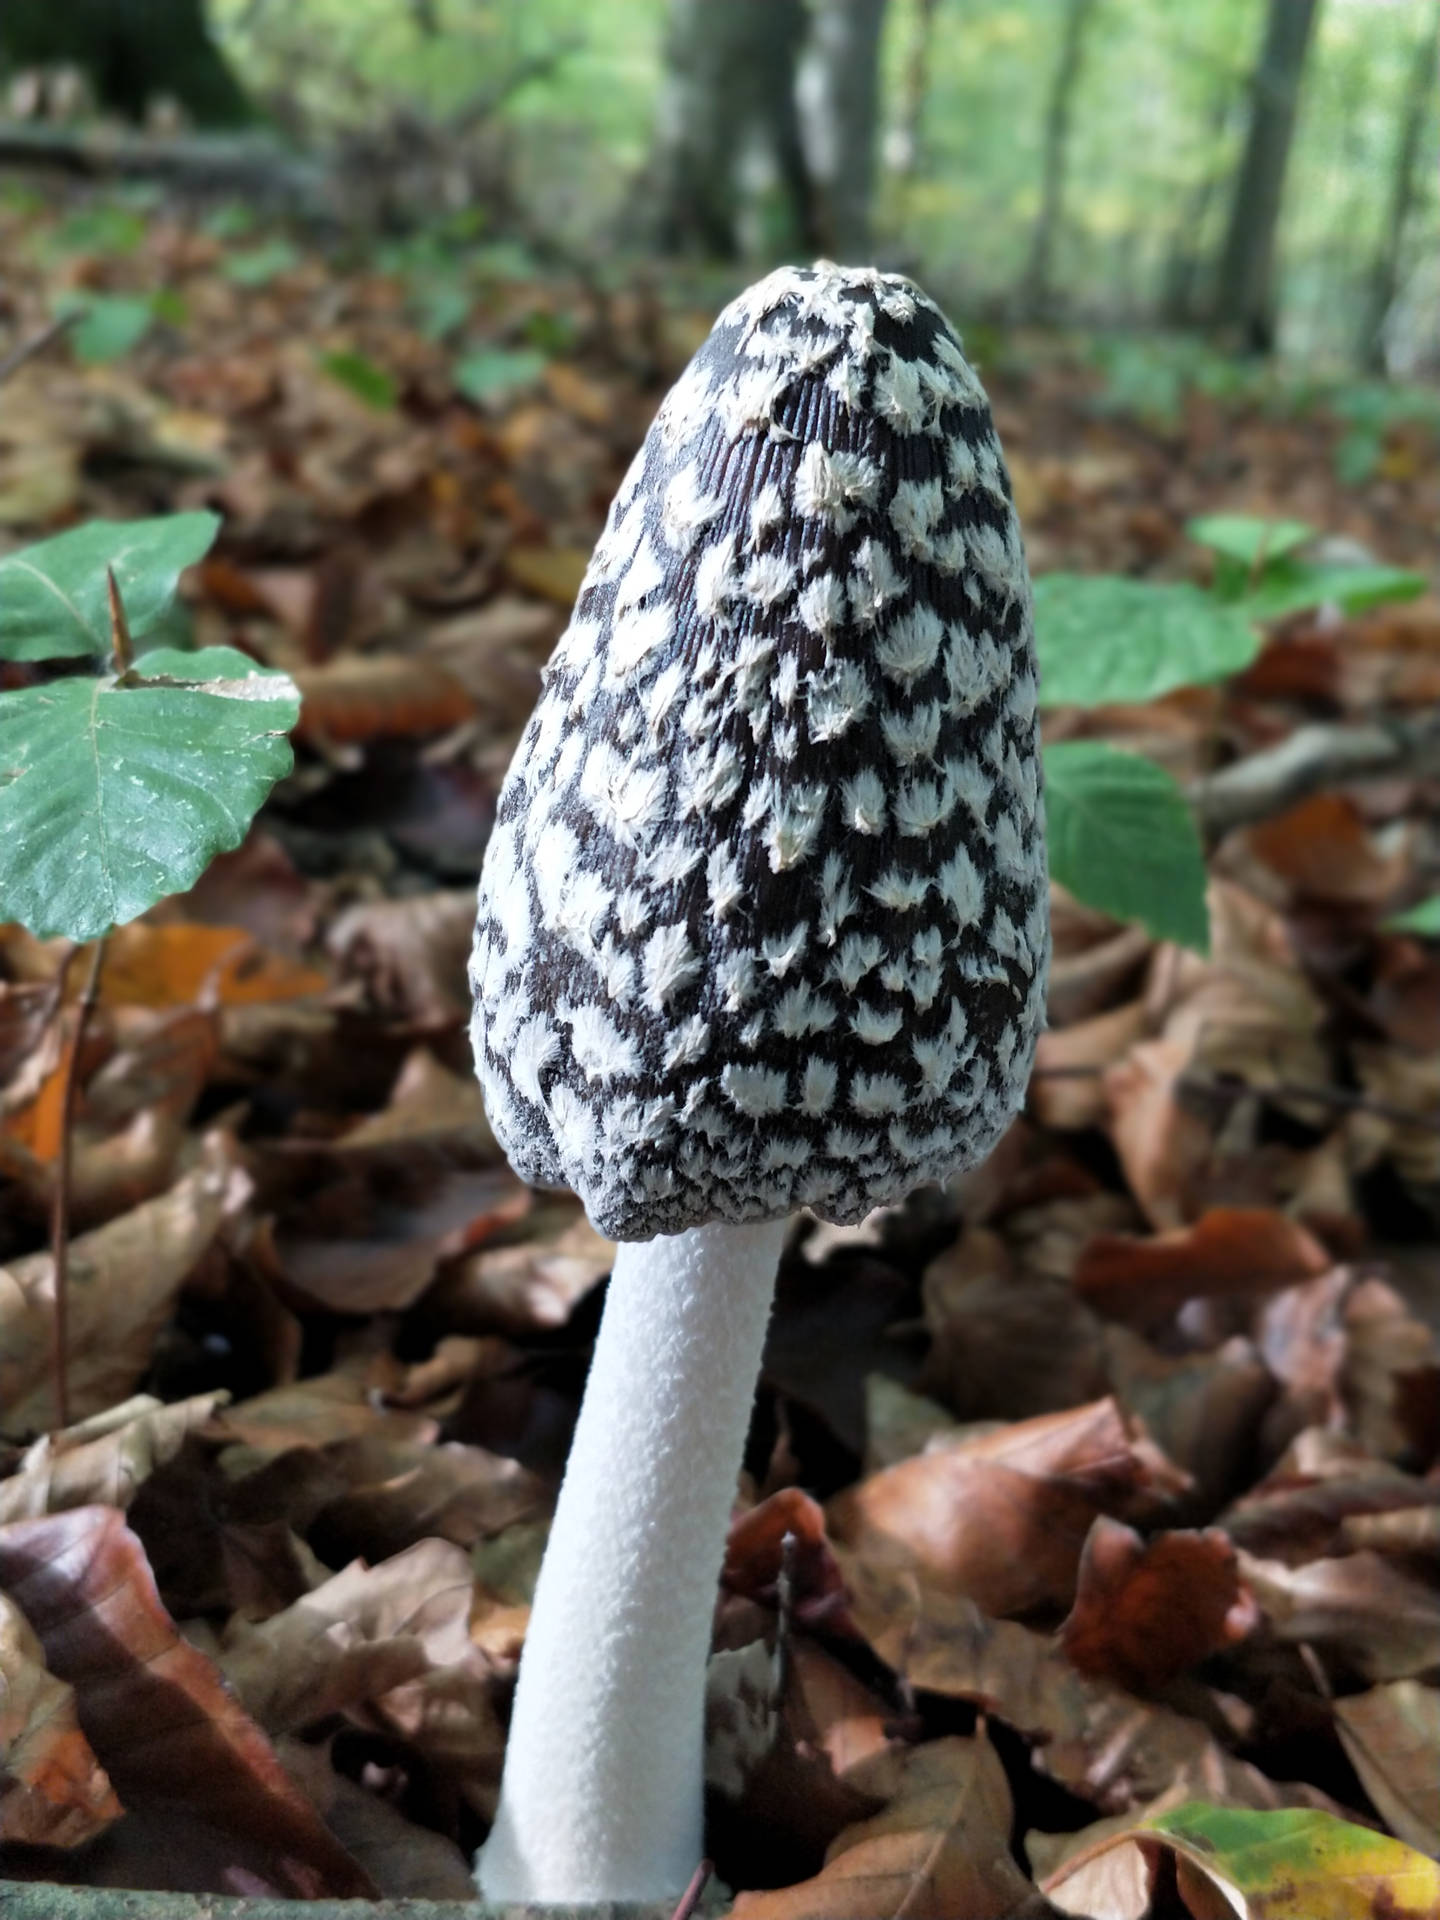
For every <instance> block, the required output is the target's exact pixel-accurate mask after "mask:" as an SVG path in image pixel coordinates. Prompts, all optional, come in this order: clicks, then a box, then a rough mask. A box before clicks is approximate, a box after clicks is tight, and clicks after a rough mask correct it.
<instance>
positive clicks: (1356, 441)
mask: <svg viewBox="0 0 1440 1920" xmlns="http://www.w3.org/2000/svg"><path fill="white" fill-rule="evenodd" d="M1384 458H1385V435H1384V432H1383V431H1381V430H1379V429H1377V428H1375V427H1368V426H1364V427H1351V428H1350V430H1349V431H1348V432H1347V433H1342V434H1341V436H1340V438H1339V439H1338V440H1337V441H1336V442H1335V478H1336V479H1337V480H1338V481H1339V482H1340V484H1341V485H1342V486H1346V487H1363V486H1364V485H1365V482H1366V481H1367V480H1373V479H1374V477H1375V470H1376V468H1377V467H1378V466H1379V465H1380V462H1381V461H1382V460H1383V459H1384Z"/></svg>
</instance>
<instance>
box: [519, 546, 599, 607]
mask: <svg viewBox="0 0 1440 1920" xmlns="http://www.w3.org/2000/svg"><path fill="white" fill-rule="evenodd" d="M589 564H590V555H589V552H588V551H587V550H586V549H585V548H584V547H529V546H523V547H511V549H510V551H509V552H508V553H507V554H506V556H505V571H506V572H507V573H508V574H509V575H510V578H511V579H512V580H513V581H514V582H515V584H516V586H517V587H524V588H525V589H526V591H527V592H528V593H536V594H539V596H540V598H541V599H542V600H553V601H554V603H555V605H556V606H557V607H568V606H571V605H572V604H573V603H574V599H575V596H576V594H577V593H579V591H580V582H581V581H582V580H583V579H584V578H585V569H586V567H588V566H589Z"/></svg>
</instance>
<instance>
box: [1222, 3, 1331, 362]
mask: <svg viewBox="0 0 1440 1920" xmlns="http://www.w3.org/2000/svg"><path fill="white" fill-rule="evenodd" d="M1318 8H1319V0H1270V5H1269V11H1268V15H1267V18H1266V23H1265V41H1264V45H1263V47H1262V49H1261V53H1260V60H1259V64H1258V66H1257V67H1256V70H1255V77H1254V80H1253V81H1252V83H1251V95H1252V98H1251V108H1250V126H1249V130H1248V132H1247V134H1246V139H1245V152H1244V155H1243V156H1242V158H1241V162H1240V171H1239V173H1238V174H1237V176H1236V180H1235V195H1234V199H1233V200H1232V202H1231V207H1230V223H1229V229H1228V231H1227V233H1226V236H1225V246H1224V250H1223V252H1222V253H1221V256H1220V271H1219V276H1218V279H1217V283H1216V289H1215V302H1214V307H1213V309H1212V316H1211V317H1212V319H1213V322H1214V324H1215V325H1216V326H1217V327H1218V328H1220V329H1221V330H1222V331H1224V332H1226V333H1230V334H1233V335H1234V336H1236V337H1237V338H1238V339H1239V340H1240V341H1242V342H1243V344H1244V345H1245V346H1247V347H1248V348H1250V349H1251V350H1252V351H1254V352H1257V353H1268V352H1269V351H1270V349H1271V347H1272V346H1273V345H1274V343H1275V236H1276V231H1277V229H1278V227H1279V224H1280V206H1281V201H1282V200H1283V198H1284V191H1285V170H1286V167H1287V165H1288V163H1289V159H1290V145H1291V140H1292V137H1293V135H1294V132H1295V112H1296V107H1297V105H1298V103H1299V98H1300V80H1301V75H1302V74H1303V72H1304V67H1305V55H1306V51H1307V49H1308V48H1309V45H1310V40H1311V36H1312V32H1313V29H1314V26H1315V15H1316V13H1317V11H1318Z"/></svg>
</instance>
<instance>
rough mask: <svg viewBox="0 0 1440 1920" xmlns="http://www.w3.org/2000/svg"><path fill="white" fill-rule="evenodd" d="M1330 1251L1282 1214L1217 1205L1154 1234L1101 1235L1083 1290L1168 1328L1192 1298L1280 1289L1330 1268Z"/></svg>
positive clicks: (1120, 1314)
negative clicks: (1192, 1221)
mask: <svg viewBox="0 0 1440 1920" xmlns="http://www.w3.org/2000/svg"><path fill="white" fill-rule="evenodd" d="M1330 1264H1331V1262H1330V1256H1329V1254H1328V1253H1327V1252H1326V1251H1325V1249H1324V1247H1322V1246H1321V1245H1320V1242H1319V1241H1318V1240H1317V1239H1316V1238H1315V1236H1314V1235H1313V1234H1312V1233H1308V1232H1307V1231H1306V1230H1305V1228H1304V1227H1302V1226H1301V1225H1300V1224H1299V1222H1298V1221H1295V1220H1289V1219H1287V1218H1286V1217H1285V1215H1284V1214H1282V1213H1275V1212H1271V1211H1267V1210H1265V1209H1263V1208H1258V1207H1212V1208H1211V1209H1210V1211H1209V1212H1208V1213H1205V1214H1203V1215H1202V1216H1201V1218H1200V1219H1199V1220H1197V1221H1196V1222H1195V1224H1194V1226H1190V1227H1176V1228H1174V1229H1173V1230H1172V1231H1170V1232H1168V1233H1157V1234H1155V1235H1153V1236H1152V1237H1151V1238H1150V1239H1148V1240H1141V1239H1139V1238H1136V1237H1135V1236H1133V1235H1129V1234H1118V1233H1113V1234H1097V1235H1096V1236H1095V1238H1094V1239H1093V1240H1092V1241H1091V1242H1090V1244H1089V1245H1088V1246H1087V1247H1086V1248H1085V1251H1084V1252H1083V1253H1082V1254H1081V1256H1080V1262H1079V1265H1078V1266H1077V1267H1076V1269H1075V1274H1074V1285H1075V1289H1076V1291H1077V1292H1078V1293H1079V1294H1081V1295H1082V1297H1083V1298H1085V1299H1086V1300H1088V1301H1089V1302H1090V1304H1091V1305H1092V1306H1093V1307H1094V1308H1095V1309H1096V1311H1097V1312H1098V1313H1103V1314H1105V1315H1106V1316H1107V1317H1108V1318H1110V1319H1114V1320H1123V1321H1124V1322H1126V1324H1127V1325H1130V1326H1136V1327H1140V1328H1142V1329H1144V1328H1152V1329H1153V1328H1158V1327H1163V1326H1165V1325H1166V1323H1167V1322H1168V1321H1169V1320H1171V1319H1172V1318H1173V1317H1174V1315H1175V1313H1176V1311H1177V1310H1178V1309H1179V1308H1180V1307H1182V1306H1183V1305H1184V1304H1185V1302H1186V1301H1187V1300H1194V1299H1198V1298H1214V1297H1217V1296H1218V1297H1222V1298H1223V1297H1226V1296H1230V1295H1236V1294H1238V1295H1240V1296H1241V1297H1244V1298H1249V1297H1251V1296H1254V1295H1256V1294H1264V1293H1273V1292H1275V1291H1277V1290H1278V1289H1279V1288H1281V1287H1287V1286H1292V1285H1294V1283H1295V1282H1296V1281H1297V1280H1309V1279H1313V1278H1314V1277H1315V1275H1317V1274H1321V1273H1325V1272H1328V1270H1329V1268H1330Z"/></svg>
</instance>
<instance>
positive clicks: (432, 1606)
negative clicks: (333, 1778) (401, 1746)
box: [217, 1540, 475, 1734]
mask: <svg viewBox="0 0 1440 1920" xmlns="http://www.w3.org/2000/svg"><path fill="white" fill-rule="evenodd" d="M474 1584H475V1582H474V1577H473V1575H472V1574H471V1571H470V1563H469V1560H468V1559H467V1558H466V1556H465V1554H464V1553H463V1552H462V1551H461V1550H460V1548H459V1547H455V1546H451V1545H450V1544H449V1543H448V1542H447V1541H443V1540H422V1541H419V1542H417V1544H416V1545H415V1546H413V1547H410V1548H408V1549H406V1550H405V1551H404V1552H402V1553H399V1554H396V1555H395V1556H394V1557H393V1558H392V1559H390V1560H386V1561H382V1562H381V1563H380V1564H379V1565H378V1566H373V1567H368V1566H366V1565H364V1563H363V1562H359V1561H357V1562H355V1563H353V1564H352V1565H350V1566H348V1567H346V1568H344V1569H343V1570H342V1571H341V1572H339V1573H337V1574H335V1575H333V1576H332V1578H330V1579H329V1580H327V1581H326V1582H325V1583H324V1585H323V1586H319V1587H316V1588H315V1589H314V1591H313V1592H311V1593H307V1594H304V1595H302V1597H301V1598H300V1599H299V1600H297V1601H295V1603H294V1604H293V1605H292V1606H289V1607H287V1608H286V1609H285V1610H284V1612H283V1613H277V1614H275V1615H273V1616H272V1617H271V1618H270V1619H268V1620H264V1621H261V1622H259V1623H258V1624H254V1623H251V1622H248V1621H246V1620H243V1619H238V1618H237V1619H235V1620H232V1621H231V1622H230V1624H229V1626H228V1627H227V1628H226V1629H225V1633H224V1636H223V1638H222V1640H221V1643H220V1648H219V1652H218V1655H217V1659H218V1662H219V1665H220V1669H221V1671H222V1672H223V1673H224V1675H225V1678H226V1679H227V1680H228V1681H229V1683H230V1685H231V1686H232V1687H233V1688H234V1689H235V1693H236V1695H237V1696H238V1698H239V1700H240V1703H241V1705H242V1706H243V1707H244V1708H245V1709H246V1711H247V1712H248V1713H249V1714H250V1715H251V1716H252V1717H253V1718H254V1719H255V1720H256V1721H257V1722H258V1723H259V1725H260V1726H262V1727H263V1728H264V1729H265V1731H266V1732H267V1733H269V1734H280V1733H290V1732H295V1731H299V1730H301V1729H303V1728H305V1727H307V1726H310V1725H312V1724H314V1723H316V1722H318V1721H321V1720H324V1719H326V1718H328V1716H329V1715H331V1714H334V1713H344V1712H348V1711H351V1710H353V1709H355V1708H357V1707H360V1706H364V1705H367V1704H371V1703H373V1702H375V1701H378V1700H379V1699H380V1698H381V1697H382V1696H383V1695H384V1694H387V1693H389V1692H390V1690H391V1689H392V1688H393V1687H397V1686H400V1685H402V1684H403V1683H404V1682H406V1681H409V1680H414V1679H416V1678H417V1677H418V1676H419V1675H420V1674H422V1673H425V1672H427V1671H428V1670H429V1669H430V1668H431V1667H434V1666H447V1665H449V1666H454V1665H457V1664H461V1663H463V1662H465V1661H466V1660H467V1658H469V1657H470V1656H471V1654H472V1648H471V1645H470V1635H469V1621H470V1603H471V1597H472V1594H473V1591H474Z"/></svg>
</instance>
